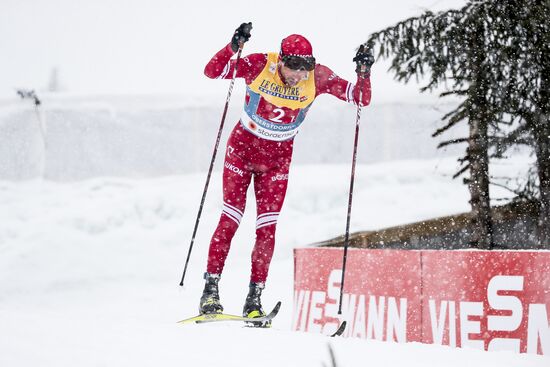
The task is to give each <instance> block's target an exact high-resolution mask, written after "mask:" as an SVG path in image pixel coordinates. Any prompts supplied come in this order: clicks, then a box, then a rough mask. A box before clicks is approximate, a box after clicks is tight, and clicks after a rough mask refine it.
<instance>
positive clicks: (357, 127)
mask: <svg viewBox="0 0 550 367" xmlns="http://www.w3.org/2000/svg"><path fill="white" fill-rule="evenodd" d="M364 70H365V66H361V71H360V72H361V73H362V74H363V75H364V74H365V71H364ZM364 80H365V79H364V78H363V79H362V80H361V82H362V83H361V86H360V88H359V103H357V115H356V117H355V140H354V143H353V159H352V163H351V179H350V184H349V196H348V216H347V220H346V236H345V238H344V256H343V259H342V280H341V282H340V302H339V304H338V315H341V314H342V298H343V295H344V279H345V275H346V262H347V258H348V246H349V226H350V220H351V204H352V201H353V183H354V181H355V163H356V162H357V143H358V141H359V122H360V120H361V102H362V100H363V83H364Z"/></svg>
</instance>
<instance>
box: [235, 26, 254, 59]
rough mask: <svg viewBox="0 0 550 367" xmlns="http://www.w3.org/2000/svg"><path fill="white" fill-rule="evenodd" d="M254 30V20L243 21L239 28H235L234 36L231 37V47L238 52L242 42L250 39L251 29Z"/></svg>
mask: <svg viewBox="0 0 550 367" xmlns="http://www.w3.org/2000/svg"><path fill="white" fill-rule="evenodd" d="M251 30H252V22H248V23H243V24H241V25H240V26H239V28H237V29H235V33H233V38H231V49H232V50H233V52H237V51H238V50H239V48H240V47H241V45H242V44H244V43H245V42H246V41H248V40H249V39H250V31H251Z"/></svg>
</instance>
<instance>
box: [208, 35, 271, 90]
mask: <svg viewBox="0 0 550 367" xmlns="http://www.w3.org/2000/svg"><path fill="white" fill-rule="evenodd" d="M233 55H235V52H233V50H232V49H231V43H228V44H227V45H226V46H225V47H224V48H222V49H221V50H220V51H218V52H217V53H216V54H215V55H214V57H213V58H212V59H211V60H210V61H209V62H208V64H206V67H205V68H204V74H205V75H206V76H207V77H209V78H211V79H231V78H232V77H233V70H234V69H235V65H236V64H237V60H231V58H232V57H233ZM266 62H267V55H266V54H251V55H248V56H245V57H243V58H241V59H240V60H239V65H238V68H237V75H236V76H237V78H245V79H246V82H247V84H250V82H252V80H254V78H256V76H258V74H259V73H260V72H261V71H262V70H263V68H264V66H265V63H266Z"/></svg>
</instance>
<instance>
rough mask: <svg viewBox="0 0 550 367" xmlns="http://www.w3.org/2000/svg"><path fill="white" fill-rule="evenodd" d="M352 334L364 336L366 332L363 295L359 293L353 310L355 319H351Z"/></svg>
mask: <svg viewBox="0 0 550 367" xmlns="http://www.w3.org/2000/svg"><path fill="white" fill-rule="evenodd" d="M351 335H352V336H358V337H360V338H365V337H366V336H367V333H366V331H365V295H364V294H360V295H359V302H358V303H357V311H356V312H355V320H354V321H353V334H351Z"/></svg>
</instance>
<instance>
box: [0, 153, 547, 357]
mask: <svg viewBox="0 0 550 367" xmlns="http://www.w3.org/2000/svg"><path fill="white" fill-rule="evenodd" d="M526 160H527V159H523V158H518V159H515V160H511V161H508V162H507V163H506V164H500V165H496V166H494V167H492V169H493V174H495V175H503V174H504V173H510V172H513V171H516V170H521V169H524V168H525V167H526V165H527V164H526ZM455 169H456V164H455V161H454V160H453V159H448V158H445V159H440V160H425V161H397V162H384V163H380V164H373V165H360V166H358V169H357V180H356V195H355V197H354V208H353V216H352V218H353V219H352V231H358V230H366V229H376V228H381V227H387V226H391V225H395V224H401V223H407V222H412V221H416V220H419V219H423V218H430V217H434V216H439V215H446V214H452V213H456V212H461V211H465V210H467V209H468V207H467V190H466V187H465V186H463V185H462V184H461V183H460V182H459V181H458V180H454V181H453V180H451V179H450V177H449V176H450V175H451V174H452V173H453V172H454V171H455ZM204 178H205V174H204V173H200V174H190V175H181V176H169V177H160V178H151V179H130V178H106V177H102V178H94V179H89V180H85V181H77V182H69V183H56V182H51V181H38V180H35V181H23V182H10V181H0V223H1V225H0V366H10V367H11V366H75V365H78V366H133V367H138V366H259V365H260V366H322V365H323V363H325V364H326V365H330V358H329V353H328V348H327V345H328V344H329V343H330V344H332V346H333V348H334V351H335V354H336V358H337V360H338V362H339V366H360V365H368V366H377V367H378V366H407V367H410V366H438V367H439V366H460V367H463V366H470V365H472V366H484V367H487V366H495V367H496V366H498V367H507V366H510V367H511V366H514V367H517V366H545V367H548V366H549V365H550V358H548V357H543V356H534V355H525V354H523V355H519V354H511V353H504V352H490V353H488V352H482V351H477V350H466V349H451V348H448V347H439V346H433V345H422V344H414V343H411V344H392V343H381V342H376V341H372V340H368V341H367V340H359V339H343V338H339V339H329V338H327V337H325V336H322V335H315V334H305V333H296V332H292V331H291V330H290V325H291V320H292V309H293V307H292V294H293V293H292V286H293V284H292V280H293V259H292V249H293V248H295V247H298V246H306V245H308V244H310V243H312V242H315V241H319V240H325V239H327V238H330V237H333V236H336V235H340V234H342V232H343V230H344V229H345V213H346V207H347V188H348V180H349V166H348V165H318V166H300V165H296V166H294V167H293V168H292V171H291V180H290V185H289V190H288V195H287V199H286V203H285V208H284V211H283V214H282V216H281V218H280V221H279V226H278V233H277V248H276V251H275V255H274V259H273V263H272V266H271V272H270V278H269V280H268V285H267V289H266V292H265V297H264V303H265V305H266V307H269V306H270V305H273V304H274V303H275V302H276V301H277V300H282V301H283V307H282V309H281V313H280V315H279V316H278V317H277V319H276V320H275V322H274V326H273V328H272V329H270V330H256V329H248V328H242V327H241V325H238V324H216V325H189V326H181V325H178V324H176V323H175V322H176V321H177V320H179V319H182V318H185V317H189V316H191V315H193V314H195V313H196V310H197V304H198V299H199V297H200V292H201V287H202V279H201V275H202V272H203V271H204V266H205V261H206V251H207V247H208V242H209V237H210V235H211V233H212V231H213V229H214V226H215V225H216V223H217V220H218V218H219V214H220V211H221V187H220V186H221V185H220V173H219V172H215V174H214V176H213V179H212V180H213V181H212V184H211V191H210V192H209V195H208V198H207V201H206V206H205V210H204V212H203V218H202V222H201V226H200V228H199V232H198V237H197V241H196V243H195V249H194V252H193V254H192V257H191V265H190V268H189V271H188V276H187V279H186V284H185V287H184V288H181V287H179V286H178V283H179V279H180V276H181V271H182V270H183V264H184V261H185V256H186V254H187V248H188V245H189V241H190V237H191V232H192V229H193V224H194V221H195V215H196V213H197V209H198V205H199V201H200V194H201V191H202V187H203V184H204ZM249 194H251V193H250V192H249ZM493 195H494V196H499V195H500V196H503V195H505V193H504V192H497V191H496V190H495V191H493ZM254 206H255V205H254V200H253V198H252V197H250V199H249V205H248V208H247V212H246V213H245V218H244V219H243V222H242V224H241V228H240V229H239V231H238V232H237V235H236V237H235V239H234V242H233V247H232V250H231V252H230V255H229V258H228V261H227V264H226V270H225V272H224V274H223V278H222V281H221V297H222V301H223V303H224V306H225V308H226V310H227V311H229V312H237V313H238V312H239V311H240V309H241V307H242V303H243V301H244V298H245V295H246V292H247V284H248V275H249V268H250V264H249V257H250V251H251V248H252V244H253V243H252V242H253V241H252V239H253V236H254V220H255V218H254V211H255V208H254Z"/></svg>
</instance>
